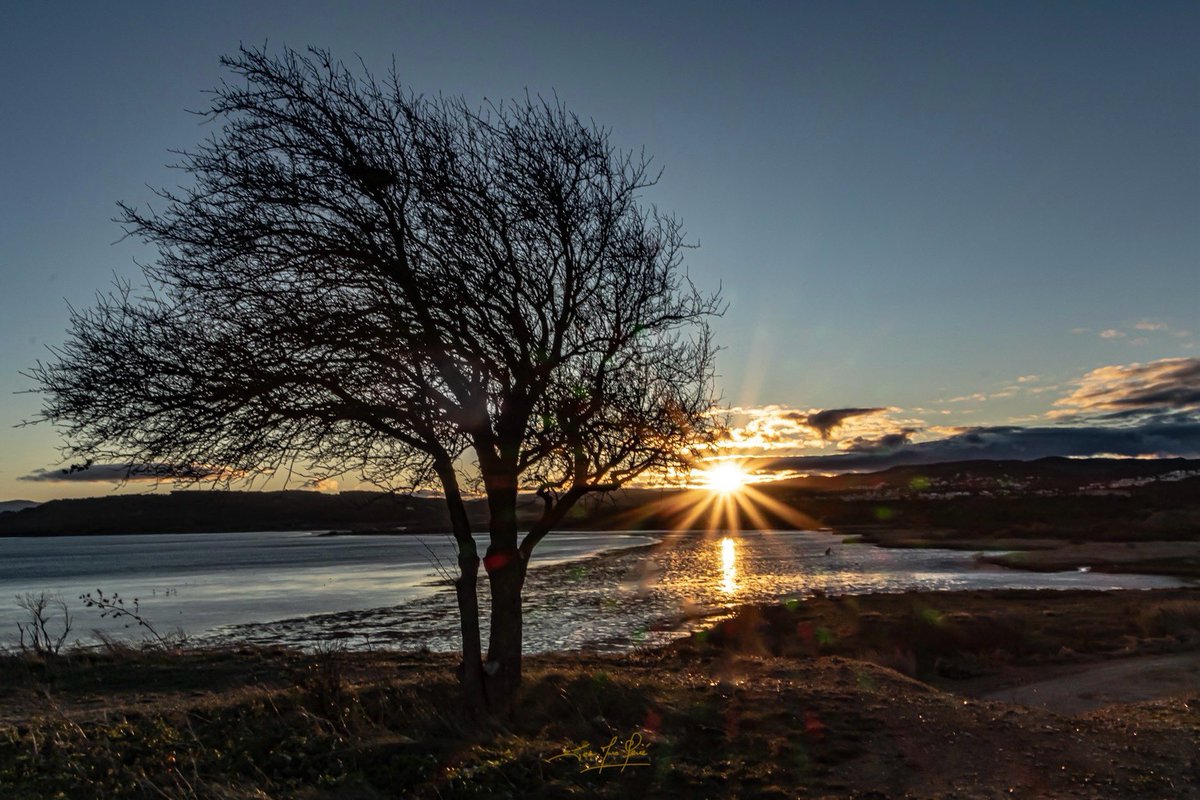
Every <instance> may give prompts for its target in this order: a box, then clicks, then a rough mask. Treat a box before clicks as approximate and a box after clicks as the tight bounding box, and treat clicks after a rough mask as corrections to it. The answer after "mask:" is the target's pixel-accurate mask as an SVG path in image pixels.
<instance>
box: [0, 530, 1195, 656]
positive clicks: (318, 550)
mask: <svg viewBox="0 0 1200 800" xmlns="http://www.w3.org/2000/svg"><path fill="white" fill-rule="evenodd" d="M655 542H661V543H660V544H657V545H654V543H655ZM652 545H653V546H652ZM439 561H440V562H441V563H442V564H443V565H445V567H447V568H453V564H454V549H453V543H452V542H451V540H450V539H449V537H447V536H428V537H411V536H403V537H383V536H343V537H319V536H314V535H312V534H310V533H303V532H298V533H233V534H188V535H165V536H102V537H100V536H97V537H61V538H54V539H0V641H5V640H7V639H10V638H12V636H13V635H15V633H16V622H17V621H19V620H21V619H22V616H21V613H20V612H19V610H18V609H17V607H16V605H15V603H14V602H12V601H11V598H13V597H14V596H15V595H20V594H24V593H26V592H42V591H49V592H56V593H58V594H61V595H62V596H63V597H64V598H65V599H66V600H67V601H68V602H69V603H70V604H71V605H72V606H73V610H74V613H75V617H76V621H75V635H74V636H75V637H78V638H81V639H85V640H86V639H87V638H88V634H89V632H90V631H91V630H92V629H94V628H103V629H105V630H107V631H109V632H116V633H120V632H122V631H123V628H121V627H120V625H119V624H117V625H114V624H113V623H112V622H111V621H109V620H101V619H99V618H98V616H97V614H96V613H95V612H94V611H93V610H90V609H84V608H82V607H81V604H80V603H79V601H78V600H77V598H78V596H79V595H80V594H82V593H83V592H87V591H95V590H97V589H102V590H104V591H105V593H107V594H111V593H112V592H113V591H116V592H120V593H121V595H122V596H124V597H126V598H129V599H130V600H132V598H134V597H137V598H138V599H139V601H140V605H141V610H142V612H143V614H144V615H145V616H146V617H147V618H148V619H149V620H150V621H151V622H152V623H153V624H154V625H155V626H156V627H157V628H159V629H160V630H162V631H164V632H165V631H170V630H174V629H175V628H182V629H183V630H184V631H185V632H186V633H188V634H189V635H191V636H193V637H196V638H201V639H238V640H248V641H255V642H262V643H289V644H297V645H313V644H315V643H317V642H320V641H324V640H329V639H340V640H343V641H345V642H346V643H347V644H348V645H349V646H352V647H364V646H386V647H397V648H404V649H418V648H422V647H428V648H431V649H435V650H453V649H457V648H458V646H459V639H458V633H457V624H458V623H457V617H456V613H455V603H454V593H453V590H452V589H451V588H449V587H448V586H446V585H444V583H442V582H441V581H440V580H439V573H438V568H437V564H438V562H439ZM532 566H533V568H532V570H531V571H530V574H529V578H528V580H527V582H526V593H525V594H526V606H525V608H526V622H525V634H526V643H527V649H529V650H530V651H538V650H557V649H570V648H580V647H595V648H600V649H623V648H628V647H632V646H638V645H641V644H653V643H657V642H660V641H663V640H665V639H669V638H671V637H673V636H677V635H679V632H680V631H685V630H687V629H689V627H691V626H694V625H700V624H705V623H706V622H708V621H711V617H712V615H714V614H720V613H722V612H723V611H724V610H725V609H728V608H730V607H732V606H734V605H737V604H740V603H745V602H753V601H764V600H771V599H774V598H778V597H781V596H788V595H793V596H794V595H801V594H805V593H810V592H813V591H817V590H820V591H824V592H829V593H869V592H899V591H904V590H906V589H918V588H919V589H935V590H949V589H1000V588H1027V589H1039V588H1053V589H1149V588H1159V587H1164V588H1165V587H1173V586H1181V585H1186V584H1185V582H1183V581H1180V580H1177V579H1174V578H1168V577H1162V576H1146V575H1108V574H1103V573H1095V572H1080V571H1072V572H1060V573H1031V572H1021V571H1017V570H1009V569H1004V568H1002V567H995V566H991V565H987V564H982V563H980V562H979V561H978V560H977V559H976V558H975V554H973V553H970V552H966V551H953V550H933V549H930V550H894V549H883V548H877V547H873V546H870V545H862V544H842V543H841V542H840V541H839V540H838V539H837V538H836V537H833V536H830V535H828V534H824V533H815V532H806V531H787V532H756V531H751V532H741V533H738V534H735V535H728V536H705V535H702V534H665V533H658V534H633V533H625V532H595V533H559V534H552V535H551V536H549V537H547V539H546V540H545V541H544V542H543V543H542V544H541V545H540V546H539V548H538V550H537V552H536V553H535V555H534V562H533V565H532ZM480 594H481V597H484V598H486V586H485V585H484V584H483V583H482V582H481V586H480ZM5 599H7V602H5ZM482 610H483V612H484V617H485V626H486V616H487V615H486V603H485V604H484V608H483V609H482ZM485 630H486V627H485ZM135 632H136V631H135Z"/></svg>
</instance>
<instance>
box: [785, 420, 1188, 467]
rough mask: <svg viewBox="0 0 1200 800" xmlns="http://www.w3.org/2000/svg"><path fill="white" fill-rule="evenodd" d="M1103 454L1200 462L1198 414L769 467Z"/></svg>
mask: <svg viewBox="0 0 1200 800" xmlns="http://www.w3.org/2000/svg"><path fill="white" fill-rule="evenodd" d="M887 438H889V437H887V436H885V437H883V439H887ZM880 443H881V444H882V440H880ZM864 445H865V443H864ZM1100 455H1118V456H1141V455H1154V456H1162V457H1174V456H1180V457H1184V458H1200V418H1198V417H1196V416H1195V415H1179V414H1175V415H1165V416H1163V417H1161V418H1155V419H1151V420H1146V421H1143V422H1141V423H1140V424H1137V425H1134V426H1128V427H1105V426H1098V425H1097V426H1071V427H1068V426H1063V427H1031V428H1022V427H1017V426H994V427H980V428H969V429H966V430H963V431H961V432H959V433H956V434H954V435H952V436H948V437H946V438H944V439H937V440H934V441H929V442H917V443H915V444H914V443H911V442H910V443H903V444H900V445H899V446H894V447H892V448H890V449H888V448H886V447H883V446H881V447H878V448H875V449H870V448H869V447H865V446H864V448H862V449H858V450H853V451H851V452H847V453H844V454H841V455H835V456H796V457H792V458H778V459H771V460H770V461H769V466H766V467H765V468H767V469H772V470H778V471H784V470H795V471H799V472H806V471H819V472H855V471H866V470H878V469H886V468H888V467H894V466H899V465H902V464H907V465H919V464H937V463H941V462H946V461H967V460H971V459H995V460H1019V461H1030V460H1033V459H1037V458H1045V457H1047V456H1100Z"/></svg>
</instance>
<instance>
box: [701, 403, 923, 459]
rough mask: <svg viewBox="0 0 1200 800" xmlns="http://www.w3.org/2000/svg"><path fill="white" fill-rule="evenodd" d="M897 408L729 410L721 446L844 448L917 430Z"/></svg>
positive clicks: (741, 449)
mask: <svg viewBox="0 0 1200 800" xmlns="http://www.w3.org/2000/svg"><path fill="white" fill-rule="evenodd" d="M899 410H900V409H896V408H830V409H815V408H814V409H808V410H803V409H793V408H787V407H784V406H777V405H770V406H758V407H739V408H733V409H730V415H731V417H733V418H734V419H735V424H733V425H731V427H730V428H729V430H728V431H727V432H726V436H725V439H724V440H723V441H722V442H721V447H722V448H723V449H724V450H726V451H727V452H730V453H735V452H736V453H738V454H743V455H755V454H757V453H759V452H768V451H776V452H779V451H791V452H796V451H801V450H810V449H816V450H823V449H825V448H827V447H830V446H836V447H838V448H845V447H847V446H849V443H850V442H854V441H857V440H860V439H861V440H864V441H865V440H873V439H878V438H879V437H882V436H886V435H887V434H891V433H896V432H898V431H902V430H904V429H911V430H913V431H916V430H919V429H920V426H921V425H922V424H923V423H922V421H921V420H919V419H903V420H898V419H894V418H893V417H892V414H893V413H895V412H898V411H899Z"/></svg>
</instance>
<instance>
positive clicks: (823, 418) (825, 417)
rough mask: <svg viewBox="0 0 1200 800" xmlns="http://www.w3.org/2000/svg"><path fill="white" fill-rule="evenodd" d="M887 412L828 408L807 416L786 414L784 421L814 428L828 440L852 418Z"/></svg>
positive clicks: (872, 409) (803, 414) (883, 409)
mask: <svg viewBox="0 0 1200 800" xmlns="http://www.w3.org/2000/svg"><path fill="white" fill-rule="evenodd" d="M883 411H887V409H886V408H827V409H825V410H824V411H814V412H812V413H810V414H805V413H803V412H800V411H795V412H792V413H790V414H784V415H783V417H784V419H790V420H792V421H793V422H798V423H800V424H801V425H807V426H808V427H810V428H812V429H813V430H814V431H816V432H817V433H818V434H820V436H821V438H822V439H828V438H829V434H830V433H832V432H833V429H834V428H836V427H838V426H839V425H841V424H842V423H843V422H845V421H846V420H848V419H850V418H851V417H864V416H866V415H868V414H879V413H881V412H883Z"/></svg>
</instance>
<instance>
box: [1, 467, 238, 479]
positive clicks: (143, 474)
mask: <svg viewBox="0 0 1200 800" xmlns="http://www.w3.org/2000/svg"><path fill="white" fill-rule="evenodd" d="M219 475H220V472H219V471H217V470H213V469H207V468H204V467H195V466H192V467H189V466H175V465H172V464H73V465H71V466H70V467H64V468H62V469H35V470H34V471H33V472H31V473H29V474H28V475H22V476H21V477H20V478H18V480H22V481H48V482H56V483H57V482H72V483H75V482H78V483H119V482H121V481H159V480H169V479H180V480H198V479H203V478H215V477H218V476H219Z"/></svg>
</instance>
